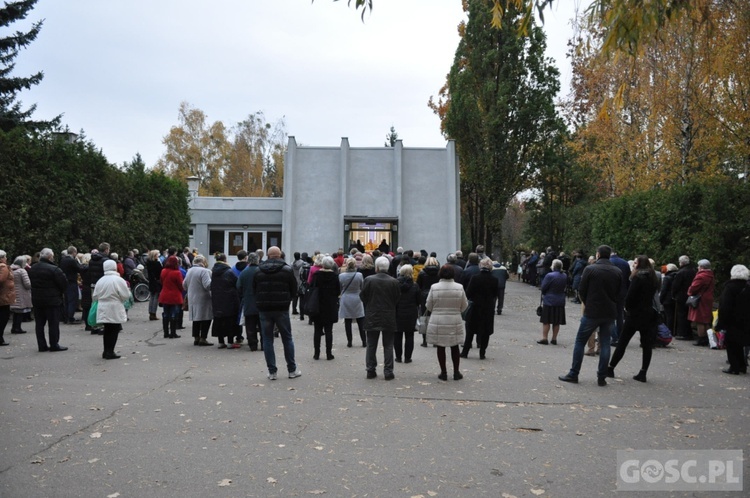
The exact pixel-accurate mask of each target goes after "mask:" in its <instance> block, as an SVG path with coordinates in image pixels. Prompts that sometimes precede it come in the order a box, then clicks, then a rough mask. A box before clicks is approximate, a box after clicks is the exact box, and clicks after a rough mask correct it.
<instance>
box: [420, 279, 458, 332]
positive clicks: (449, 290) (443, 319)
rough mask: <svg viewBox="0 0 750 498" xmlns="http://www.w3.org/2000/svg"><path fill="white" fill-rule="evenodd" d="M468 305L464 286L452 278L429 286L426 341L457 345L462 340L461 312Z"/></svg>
mask: <svg viewBox="0 0 750 498" xmlns="http://www.w3.org/2000/svg"><path fill="white" fill-rule="evenodd" d="M468 306H469V301H468V300H467V299H466V293H465V292H464V287H463V286H462V285H461V284H458V283H456V282H454V281H453V280H452V279H441V280H440V281H439V282H438V283H436V284H433V286H432V287H430V293H429V294H428V295H427V304H426V307H427V310H429V311H430V313H431V315H430V322H429V324H428V325H427V342H428V343H430V344H434V345H436V346H443V347H451V346H458V345H460V344H463V342H464V321H463V319H462V318H461V312H462V311H464V310H465V309H466V308H467V307H468Z"/></svg>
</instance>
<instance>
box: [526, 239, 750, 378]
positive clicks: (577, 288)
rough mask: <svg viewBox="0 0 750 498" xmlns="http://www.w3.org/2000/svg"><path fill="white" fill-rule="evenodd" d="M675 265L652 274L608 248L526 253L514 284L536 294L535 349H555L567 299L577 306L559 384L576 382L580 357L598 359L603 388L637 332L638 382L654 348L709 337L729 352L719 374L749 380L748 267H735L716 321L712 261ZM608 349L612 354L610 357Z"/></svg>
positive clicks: (651, 266)
mask: <svg viewBox="0 0 750 498" xmlns="http://www.w3.org/2000/svg"><path fill="white" fill-rule="evenodd" d="M678 263H679V267H678V266H677V265H675V264H673V263H669V264H665V265H663V266H661V268H660V271H657V266H656V264H655V262H654V261H653V260H651V259H649V258H648V257H647V256H645V255H640V256H636V257H635V258H634V259H633V260H631V261H626V260H624V259H623V258H621V257H620V256H619V255H618V254H617V253H616V252H615V251H614V250H612V248H610V247H609V246H606V245H605V246H601V247H599V249H598V250H597V253H596V255H595V256H590V257H588V258H587V257H586V256H585V255H584V254H582V253H581V252H578V251H576V252H574V253H573V258H572V259H571V258H569V257H567V255H566V254H565V253H564V252H557V251H554V250H553V248H551V247H548V248H547V250H546V251H545V252H542V253H537V252H536V251H531V253H530V254H528V255H525V254H523V255H522V256H521V259H520V263H519V265H518V274H519V279H520V280H522V281H524V282H526V283H528V284H530V285H534V286H537V287H539V288H540V290H541V298H540V306H539V311H538V314H539V316H540V322H541V324H542V338H541V339H540V340H538V341H537V343H538V344H541V345H549V344H551V345H555V344H557V336H558V333H559V330H560V326H561V325H565V323H566V318H565V304H566V301H567V297H568V296H572V299H571V301H572V302H573V303H575V304H580V305H581V306H582V319H581V325H580V328H579V330H578V334H577V336H576V343H575V344H576V345H575V349H574V357H573V365H572V367H571V369H570V371H569V373H568V374H566V375H564V376H560V380H563V381H566V382H577V380H578V373H579V371H580V367H581V362H582V360H583V356H599V357H600V358H599V368H598V373H597V377H598V379H597V380H598V384H599V385H602V386H604V385H606V384H607V382H606V378H607V377H614V376H615V373H614V372H615V367H616V366H617V365H618V363H619V362H620V361H621V360H622V358H623V355H624V354H625V350H626V348H627V346H628V344H629V343H630V340H631V339H632V338H633V337H634V335H635V333H636V332H638V333H639V336H640V347H641V351H642V362H641V369H640V371H639V372H638V373H637V374H636V375H635V376H634V377H633V378H634V379H635V380H637V381H640V382H646V381H647V378H646V374H647V371H648V368H649V365H650V363H651V356H652V349H653V347H654V346H655V345H656V344H662V345H664V344H668V343H669V341H671V340H672V338H675V339H678V340H694V341H695V342H694V345H695V346H709V345H710V342H709V333H712V334H715V335H716V334H717V333H718V335H719V338H720V339H723V345H724V346H725V347H726V349H727V356H728V363H729V367H728V368H726V369H725V370H723V371H724V372H725V373H728V374H734V375H737V374H739V373H746V372H747V355H748V349H747V347H748V346H750V309H749V308H747V307H746V306H744V305H745V303H746V304H748V305H750V287H748V286H747V281H748V277H749V276H748V274H747V271H748V270H747V268H746V267H745V266H743V265H735V266H734V267H733V268H732V270H731V280H730V282H729V283H728V284H727V285H726V286H725V289H724V292H723V293H722V296H721V300H720V302H719V307H718V310H717V312H716V315H717V316H716V317H715V316H714V308H715V299H714V287H715V276H714V273H713V271H712V270H711V263H710V261H708V260H707V259H701V260H700V261H698V264H697V267H696V266H693V265H691V262H690V258H689V257H688V256H687V255H683V256H680V258H679V259H678ZM742 282H744V284H743V283H742ZM738 303H740V304H739V305H738ZM550 328H551V329H552V338H551V339H549V331H550ZM722 334H724V335H723V337H722ZM610 347H615V348H616V349H615V351H614V353H612V355H611V358H610Z"/></svg>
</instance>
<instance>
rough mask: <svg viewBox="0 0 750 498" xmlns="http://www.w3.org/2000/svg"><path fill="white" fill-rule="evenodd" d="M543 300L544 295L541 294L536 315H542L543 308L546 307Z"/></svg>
mask: <svg viewBox="0 0 750 498" xmlns="http://www.w3.org/2000/svg"><path fill="white" fill-rule="evenodd" d="M543 300H544V296H539V306H537V307H536V316H542V310H543V309H544V306H542V302H543Z"/></svg>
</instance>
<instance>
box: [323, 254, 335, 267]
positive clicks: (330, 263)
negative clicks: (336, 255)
mask: <svg viewBox="0 0 750 498" xmlns="http://www.w3.org/2000/svg"><path fill="white" fill-rule="evenodd" d="M320 266H322V267H323V269H324V270H333V267H334V266H336V262H335V261H334V260H333V258H332V257H330V256H324V257H323V261H321V264H320Z"/></svg>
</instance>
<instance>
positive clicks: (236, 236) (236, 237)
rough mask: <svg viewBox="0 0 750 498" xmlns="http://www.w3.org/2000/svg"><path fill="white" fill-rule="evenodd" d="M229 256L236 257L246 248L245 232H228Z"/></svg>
mask: <svg viewBox="0 0 750 498" xmlns="http://www.w3.org/2000/svg"><path fill="white" fill-rule="evenodd" d="M227 236H228V238H229V242H228V243H227V256H236V255H237V253H238V252H240V251H241V250H242V248H243V247H244V246H245V239H244V236H245V232H227Z"/></svg>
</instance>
